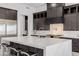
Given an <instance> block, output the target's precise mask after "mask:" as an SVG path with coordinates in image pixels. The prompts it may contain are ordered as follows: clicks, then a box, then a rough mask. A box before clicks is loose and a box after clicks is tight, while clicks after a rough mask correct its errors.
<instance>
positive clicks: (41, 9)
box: [33, 4, 47, 13]
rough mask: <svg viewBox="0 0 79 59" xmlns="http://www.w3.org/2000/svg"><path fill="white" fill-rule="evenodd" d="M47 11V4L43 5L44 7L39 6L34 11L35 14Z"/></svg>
mask: <svg viewBox="0 0 79 59" xmlns="http://www.w3.org/2000/svg"><path fill="white" fill-rule="evenodd" d="M46 10H47V5H46V4H42V5H40V6H38V7H36V8H35V9H34V12H33V13H35V12H41V11H46Z"/></svg>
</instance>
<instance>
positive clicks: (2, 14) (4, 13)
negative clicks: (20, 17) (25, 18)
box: [0, 7, 17, 20]
mask: <svg viewBox="0 0 79 59" xmlns="http://www.w3.org/2000/svg"><path fill="white" fill-rule="evenodd" d="M0 19H10V20H17V11H16V10H12V9H7V8H3V7H0Z"/></svg>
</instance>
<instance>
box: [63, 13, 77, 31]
mask: <svg viewBox="0 0 79 59" xmlns="http://www.w3.org/2000/svg"><path fill="white" fill-rule="evenodd" d="M76 17H77V16H76V14H68V15H65V16H64V20H65V21H64V30H73V31H75V30H77V26H76V21H77V19H76Z"/></svg>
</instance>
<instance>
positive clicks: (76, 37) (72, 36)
mask: <svg viewBox="0 0 79 59" xmlns="http://www.w3.org/2000/svg"><path fill="white" fill-rule="evenodd" d="M59 37H64V38H74V39H79V36H77V35H69V36H67V35H62V36H59Z"/></svg>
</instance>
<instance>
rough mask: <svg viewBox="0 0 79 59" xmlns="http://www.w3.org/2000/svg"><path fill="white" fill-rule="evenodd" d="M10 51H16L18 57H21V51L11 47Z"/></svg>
mask: <svg viewBox="0 0 79 59" xmlns="http://www.w3.org/2000/svg"><path fill="white" fill-rule="evenodd" d="M10 50H13V51H15V52H16V54H17V55H16V56H19V51H18V50H17V49H16V48H13V47H10Z"/></svg>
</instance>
